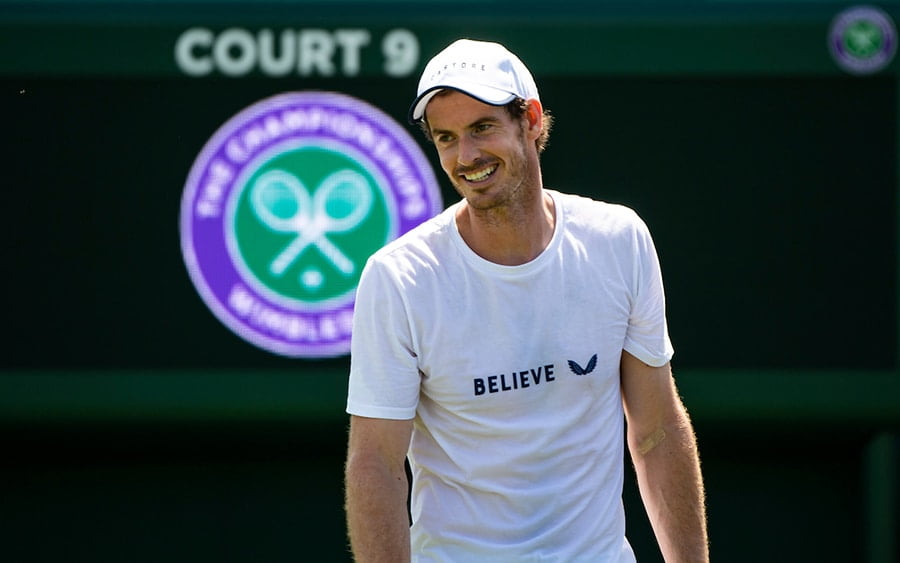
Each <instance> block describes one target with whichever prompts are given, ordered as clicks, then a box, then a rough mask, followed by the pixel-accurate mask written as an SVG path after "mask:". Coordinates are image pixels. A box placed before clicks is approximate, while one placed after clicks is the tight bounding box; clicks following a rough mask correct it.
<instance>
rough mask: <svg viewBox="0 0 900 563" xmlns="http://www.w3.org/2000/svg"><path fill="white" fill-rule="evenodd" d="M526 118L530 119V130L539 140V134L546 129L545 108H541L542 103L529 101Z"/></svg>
mask: <svg viewBox="0 0 900 563" xmlns="http://www.w3.org/2000/svg"><path fill="white" fill-rule="evenodd" d="M525 118H526V119H528V130H529V131H530V132H532V133H533V134H535V138H537V134H540V132H541V131H542V130H543V129H544V108H543V107H542V106H541V102H539V101H537V100H534V99H532V100H528V109H527V110H525Z"/></svg>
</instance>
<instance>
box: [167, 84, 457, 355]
mask: <svg viewBox="0 0 900 563" xmlns="http://www.w3.org/2000/svg"><path fill="white" fill-rule="evenodd" d="M442 208H443V204H442V202H441V198H440V192H439V190H438V186H437V181H436V179H435V177H434V172H433V170H432V168H431V166H430V164H429V163H428V161H427V159H426V158H425V155H424V154H423V153H422V151H421V149H420V148H419V146H418V145H417V144H416V142H415V141H414V140H413V138H412V137H411V136H410V135H409V134H408V133H407V132H406V131H405V130H404V129H403V128H402V127H401V126H400V125H399V124H397V122H396V121H394V120H393V119H392V118H391V117H389V116H388V115H386V114H384V113H383V112H381V111H380V110H379V109H377V108H375V107H373V106H371V105H369V104H367V103H365V102H362V101H361V100H358V99H355V98H352V97H349V96H346V95H343V94H338V93H333V92H295V93H287V94H281V95H278V96H275V97H272V98H269V99H266V100H263V101H261V102H258V103H256V104H254V105H252V106H250V107H249V108H247V109H245V110H243V111H242V112H240V113H239V114H238V115H236V116H234V117H233V118H232V119H230V120H229V121H228V122H227V123H225V125H223V126H222V127H221V128H220V129H219V130H218V131H217V132H216V133H215V134H214V135H213V137H212V138H211V139H210V140H209V142H207V144H206V146H205V147H204V148H203V150H202V152H201V153H200V155H199V156H198V157H197V160H196V161H195V162H194V165H193V167H192V168H191V171H190V174H189V175H188V179H187V183H186V185H185V188H184V195H183V198H182V203H181V248H182V253H183V255H184V261H185V264H186V265H187V269H188V272H189V274H190V277H191V280H192V281H193V282H194V285H195V287H196V288H197V291H198V292H199V293H200V296H201V297H202V298H203V301H204V302H205V303H206V305H207V306H208V307H209V308H210V309H211V310H212V312H213V314H215V316H216V317H217V318H218V319H219V320H220V321H222V322H223V323H224V324H225V325H226V326H228V327H229V328H230V329H231V330H233V331H234V332H235V333H236V334H238V335H239V336H241V337H242V338H244V339H245V340H247V341H249V342H251V343H253V344H255V345H256V346H259V347H260V348H263V349H265V350H268V351H270V352H274V353H276V354H280V355H284V356H290V357H310V358H316V357H329V356H339V355H342V354H346V353H348V352H349V350H350V332H351V324H352V318H353V305H354V296H355V291H356V285H357V283H358V282H359V276H360V273H361V271H362V268H363V266H364V265H365V262H366V259H367V258H368V257H369V256H370V255H371V254H372V253H373V252H375V251H376V250H378V249H379V248H381V247H382V246H383V245H384V244H385V243H386V242H389V241H390V240H393V239H394V238H396V237H397V236H399V235H401V234H403V233H405V232H406V231H408V230H410V229H412V228H413V227H415V226H416V225H418V224H419V223H421V222H422V221H424V220H426V219H428V218H430V217H432V216H434V215H435V214H437V213H438V212H440V211H441V209H442Z"/></svg>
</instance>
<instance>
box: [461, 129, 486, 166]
mask: <svg viewBox="0 0 900 563" xmlns="http://www.w3.org/2000/svg"><path fill="white" fill-rule="evenodd" d="M458 151H459V152H458V153H457V155H456V160H457V162H458V163H459V164H462V165H464V166H465V165H469V164H472V163H473V162H475V161H476V160H478V157H479V156H481V149H480V148H479V145H478V142H477V141H476V140H475V139H473V138H472V137H471V136H470V135H462V136H461V137H460V138H459V145H458Z"/></svg>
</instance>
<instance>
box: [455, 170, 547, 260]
mask: <svg viewBox="0 0 900 563" xmlns="http://www.w3.org/2000/svg"><path fill="white" fill-rule="evenodd" d="M522 203H523V205H520V206H518V207H515V208H510V207H502V208H496V209H490V210H484V211H482V210H477V209H474V208H472V207H471V206H470V205H468V204H467V203H466V202H465V201H464V202H463V204H462V206H460V210H459V211H458V212H457V214H456V224H457V228H458V229H459V233H460V235H461V236H462V238H463V240H464V241H465V242H466V244H467V245H468V246H469V248H471V249H472V251H473V252H475V253H476V254H478V255H479V256H481V257H482V258H484V259H485V260H488V261H490V262H494V263H495V264H501V265H504V266H518V265H521V264H525V263H527V262H530V261H532V260H534V259H535V258H537V257H538V255H540V253H541V252H543V250H544V249H545V248H547V245H548V244H550V239H552V238H553V230H554V229H555V227H556V208H555V204H554V202H553V198H552V197H550V195H549V194H547V193H546V192H545V191H544V190H543V189H542V188H538V190H537V191H536V193H535V196H534V197H533V198H531V200H529V201H526V202H522Z"/></svg>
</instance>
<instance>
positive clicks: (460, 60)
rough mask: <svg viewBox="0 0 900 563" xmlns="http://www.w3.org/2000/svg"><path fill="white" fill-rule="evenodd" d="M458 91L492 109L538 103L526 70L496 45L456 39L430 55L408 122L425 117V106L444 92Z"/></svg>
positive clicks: (505, 50)
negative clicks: (521, 102)
mask: <svg viewBox="0 0 900 563" xmlns="http://www.w3.org/2000/svg"><path fill="white" fill-rule="evenodd" d="M447 88H449V89H453V90H459V91H460V92H462V93H464V94H468V95H469V96H472V97H473V98H475V99H477V100H480V101H482V102H484V103H486V104H490V105H492V106H502V105H504V104H508V103H509V102H511V101H513V100H514V99H516V98H517V97H518V98H523V99H525V100H531V99H534V100H538V101H540V98H539V97H538V90H537V86H536V85H535V83H534V78H533V77H532V76H531V73H530V72H529V71H528V68H527V67H526V66H525V65H524V64H523V63H522V61H520V60H519V58H518V57H517V56H515V55H514V54H512V53H511V52H509V51H508V50H507V49H506V47H504V46H503V45H500V44H499V43H491V42H488V41H474V40H471V39H459V40H458V41H454V42H453V43H451V44H450V45H449V46H448V47H446V48H445V49H444V50H443V51H441V52H440V53H438V54H437V55H435V56H434V58H432V59H431V60H430V61H428V64H427V65H425V70H424V71H422V77H421V78H420V79H419V88H418V91H417V95H416V99H415V101H414V102H413V103H412V106H410V108H409V121H410V123H416V122H417V121H419V120H421V119H422V118H423V117H424V116H425V106H427V105H428V102H430V101H431V98H433V97H434V95H435V94H437V93H438V92H440V91H441V90H445V89H447Z"/></svg>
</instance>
